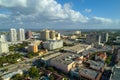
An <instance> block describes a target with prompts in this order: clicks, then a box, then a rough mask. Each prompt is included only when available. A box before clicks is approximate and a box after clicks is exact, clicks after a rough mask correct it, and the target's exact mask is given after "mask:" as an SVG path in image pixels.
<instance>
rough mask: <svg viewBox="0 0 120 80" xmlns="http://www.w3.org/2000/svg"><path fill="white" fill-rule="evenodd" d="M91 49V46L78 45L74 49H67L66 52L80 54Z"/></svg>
mask: <svg viewBox="0 0 120 80" xmlns="http://www.w3.org/2000/svg"><path fill="white" fill-rule="evenodd" d="M90 48H91V45H87V44H77V45H75V46H72V47H65V48H64V50H65V51H67V52H72V53H80V52H83V51H85V50H88V49H90Z"/></svg>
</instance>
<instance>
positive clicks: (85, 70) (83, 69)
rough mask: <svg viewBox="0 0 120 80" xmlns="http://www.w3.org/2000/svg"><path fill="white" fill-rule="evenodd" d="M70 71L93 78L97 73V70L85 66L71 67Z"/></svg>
mask: <svg viewBox="0 0 120 80" xmlns="http://www.w3.org/2000/svg"><path fill="white" fill-rule="evenodd" d="M72 71H74V72H77V73H78V75H80V76H83V77H90V78H93V79H95V78H96V77H97V76H98V74H99V72H97V71H94V70H92V69H89V68H86V67H78V68H74V69H72Z"/></svg>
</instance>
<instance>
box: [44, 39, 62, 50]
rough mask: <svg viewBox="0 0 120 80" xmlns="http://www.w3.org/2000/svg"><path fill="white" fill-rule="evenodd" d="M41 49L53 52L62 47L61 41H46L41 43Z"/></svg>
mask: <svg viewBox="0 0 120 80" xmlns="http://www.w3.org/2000/svg"><path fill="white" fill-rule="evenodd" d="M43 47H44V48H45V49H48V50H54V49H58V48H61V47H63V41H62V40H48V41H46V42H44V43H43Z"/></svg>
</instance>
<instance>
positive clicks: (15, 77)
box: [10, 74, 23, 80]
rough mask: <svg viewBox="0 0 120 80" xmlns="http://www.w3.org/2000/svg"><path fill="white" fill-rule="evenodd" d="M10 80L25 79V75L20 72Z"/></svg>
mask: <svg viewBox="0 0 120 80" xmlns="http://www.w3.org/2000/svg"><path fill="white" fill-rule="evenodd" d="M10 80H23V76H22V75H20V74H16V75H14V76H13V77H12V78H11V79H10Z"/></svg>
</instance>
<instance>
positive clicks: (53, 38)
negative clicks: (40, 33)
mask: <svg viewBox="0 0 120 80" xmlns="http://www.w3.org/2000/svg"><path fill="white" fill-rule="evenodd" d="M50 38H51V39H52V40H55V39H56V37H55V31H54V30H51V31H50Z"/></svg>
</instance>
